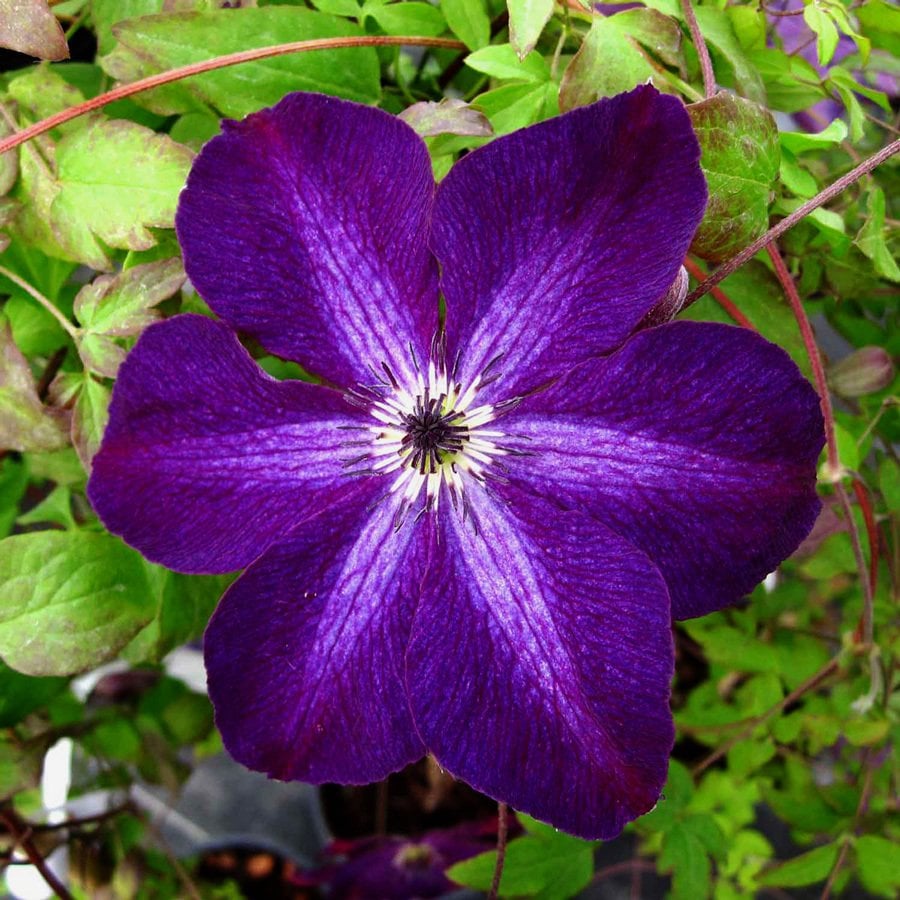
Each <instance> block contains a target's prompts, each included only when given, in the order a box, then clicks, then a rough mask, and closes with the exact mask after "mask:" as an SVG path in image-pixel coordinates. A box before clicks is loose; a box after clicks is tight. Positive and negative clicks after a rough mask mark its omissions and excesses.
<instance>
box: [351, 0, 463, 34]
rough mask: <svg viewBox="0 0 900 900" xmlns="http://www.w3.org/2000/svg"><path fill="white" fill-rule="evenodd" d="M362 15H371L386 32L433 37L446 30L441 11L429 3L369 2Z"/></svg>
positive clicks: (413, 0) (413, 1)
mask: <svg viewBox="0 0 900 900" xmlns="http://www.w3.org/2000/svg"><path fill="white" fill-rule="evenodd" d="M363 15H364V16H371V17H372V18H373V19H374V20H375V21H376V22H377V23H378V24H379V25H380V26H381V28H382V29H383V30H384V32H385V33H386V34H421V35H423V36H425V37H435V36H437V35H439V34H443V33H444V32H445V31H446V30H447V23H446V22H445V21H444V16H443V14H442V13H441V11H440V10H439V9H438V8H437V7H435V6H432V5H431V4H430V3H419V2H415V0H412V2H405V3H381V2H377V0H376V2H370V3H366V4H365V5H364V6H363Z"/></svg>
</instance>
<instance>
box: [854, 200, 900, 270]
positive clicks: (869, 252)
mask: <svg viewBox="0 0 900 900" xmlns="http://www.w3.org/2000/svg"><path fill="white" fill-rule="evenodd" d="M884 212H885V209H884V191H883V190H882V189H881V188H880V187H873V188H872V189H871V190H870V191H869V214H868V216H867V217H866V221H865V223H864V224H863V226H862V228H860V230H859V234H857V235H856V240H855V241H854V243H855V244H856V246H857V247H859V249H860V250H861V251H862V252H863V253H864V254H865V255H866V256H868V257H869V259H871V260H872V263H873V264H874V266H875V271H876V272H877V273H878V274H879V275H881V277H882V278H887V279H888V280H890V281H900V266H898V265H897V261H896V260H895V259H894V255H893V254H892V253H891V251H890V249H889V248H888V245H887V242H886V241H885V237H884Z"/></svg>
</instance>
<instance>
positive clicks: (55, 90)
mask: <svg viewBox="0 0 900 900" xmlns="http://www.w3.org/2000/svg"><path fill="white" fill-rule="evenodd" d="M69 65H71V64H69ZM9 95H10V97H12V98H13V100H15V101H16V104H17V106H18V110H19V118H20V119H21V120H23V121H26V122H36V121H38V120H39V119H46V118H47V117H48V116H52V115H53V114H54V113H58V112H60V111H61V110H64V109H67V108H68V107H70V106H75V105H76V104H77V103H81V102H82V101H83V100H84V94H82V93H81V91H79V90H78V88H76V87H73V86H72V85H71V84H70V83H69V82H68V81H66V80H65V78H63V77H62V75H60V74H59V67H56V66H51V65H50V64H49V63H44V64H42V65H40V66H35V67H34V68H31V69H25V71H24V72H23V74H21V75H17V76H16V77H15V78H13V79H12V81H10V83H9ZM97 117H98V114H97V113H94V114H93V115H92V116H91V118H97ZM84 122H85V120H84V119H76V120H75V121H73V122H67V123H66V124H65V125H61V126H58V127H57V128H54V129H53V130H52V131H51V134H52V135H53V136H54V137H58V136H59V135H62V134H65V133H66V132H69V131H77V130H78V129H80V128H83V127H84Z"/></svg>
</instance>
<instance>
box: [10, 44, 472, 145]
mask: <svg viewBox="0 0 900 900" xmlns="http://www.w3.org/2000/svg"><path fill="white" fill-rule="evenodd" d="M396 46H409V47H443V48H445V49H448V50H465V49H466V46H465V44H463V43H462V41H456V40H452V39H451V38H437V37H406V36H396V35H384V34H376V35H365V36H361V37H338V38H316V39H314V40H310V41H291V42H290V43H287V44H273V45H271V46H269V47H256V48H254V49H252V50H241V51H240V52H238V53H228V54H226V55H225V56H217V57H214V58H213V59H205V60H203V61H202V62H198V63H191V64H190V65H187V66H180V67H179V68H177V69H170V70H169V71H168V72H160V73H159V74H158V75H150V76H149V77H148V78H141V79H140V80H139V81H132V82H131V84H121V85H119V86H118V87H115V88H113V89H112V90H111V91H107V92H106V93H105V94H99V95H98V96H96V97H92V98H91V99H90V100H85V101H84V103H78V104H76V105H75V106H71V107H69V108H68V109H64V110H62V111H61V112H58V113H56V114H55V115H52V116H49V117H48V118H46V119H42V120H41V121H40V122H35V124H34V125H29V126H28V127H27V128H23V129H22V130H21V131H19V132H17V133H16V134H13V135H10V136H9V137H7V138H4V139H3V140H0V154H2V153H6V152H7V151H8V150H12V149H13V148H14V147H18V146H19V144H23V143H25V141H30V140H31V139H32V138H34V137H37V136H38V135H39V134H44V133H45V132H47V131H50V129H51V128H56V127H57V126H59V125H62V124H64V123H65V122H70V121H71V120H72V119H77V118H78V117H79V116H83V115H85V113H89V112H93V111H94V110H96V109H101V108H102V107H104V106H106V105H107V104H108V103H113V102H115V101H116V100H122V99H123V98H125V97H131V96H133V95H134V94H139V93H141V92H142V91H149V90H151V89H152V88H157V87H161V86H162V85H164V84H171V83H172V82H173V81H180V80H181V79H183V78H190V77H191V76H192V75H202V74H203V73H204V72H212V71H214V70H216V69H224V68H227V67H228V66H237V65H240V64H241V63H246V62H254V61H255V60H258V59H269V58H270V57H272V56H286V55H287V54H289V53H305V52H310V51H313V50H340V49H344V48H347V47H396Z"/></svg>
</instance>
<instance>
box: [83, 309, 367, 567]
mask: <svg viewBox="0 0 900 900" xmlns="http://www.w3.org/2000/svg"><path fill="white" fill-rule="evenodd" d="M357 422H358V420H357V419H356V417H355V416H354V415H353V410H352V407H350V406H349V405H348V404H347V403H346V402H345V401H344V400H343V398H342V397H341V395H340V394H338V393H337V392H336V391H333V390H330V389H329V388H324V387H320V386H317V385H312V384H306V383H303V382H299V381H285V382H278V381H275V380H274V379H272V378H270V377H269V376H268V375H266V374H265V373H264V372H263V371H262V370H261V369H260V368H259V366H257V365H256V363H255V362H254V361H253V360H252V359H251V357H250V356H249V354H248V353H247V352H246V350H244V348H243V347H242V346H241V345H240V343H239V342H238V340H237V338H236V337H235V335H234V333H233V332H232V331H231V330H230V329H229V328H228V327H227V326H225V325H222V324H221V323H218V322H213V321H212V320H210V319H207V318H205V317H203V316H194V315H185V316H177V317H175V318H173V319H169V320H167V321H165V322H162V323H160V324H157V325H152V326H150V328H148V329H147V330H146V331H145V332H144V334H143V335H142V337H141V339H140V340H139V341H138V343H137V345H136V346H135V348H134V349H133V350H132V351H131V353H130V354H129V356H128V358H127V359H126V360H125V363H124V364H123V366H122V368H121V370H120V373H119V378H118V381H117V383H116V388H115V391H114V392H113V400H112V405H111V407H110V421H109V425H108V427H107V429H106V434H105V436H104V439H103V444H102V445H101V448H100V452H99V453H98V454H97V456H96V457H95V458H94V465H93V474H92V476H91V480H90V483H89V485H88V495H89V497H90V499H91V503H92V504H93V506H94V509H95V510H96V511H97V514H98V515H99V516H100V518H101V519H102V520H103V522H104V523H105V524H106V526H107V527H108V528H109V529H110V531H112V532H114V533H115V534H118V535H121V536H122V537H123V538H124V539H125V540H126V541H127V542H128V543H129V544H132V545H133V546H135V547H137V549H138V550H140V551H141V553H143V554H144V555H145V556H146V557H147V558H148V559H150V560H152V561H153V562H158V563H162V564H163V565H166V566H169V567H170V568H173V569H178V570H179V571H182V572H228V571H231V570H233V569H237V568H240V567H242V566H245V565H247V564H248V563H249V562H251V561H252V560H253V559H255V558H256V557H257V556H258V555H259V554H260V553H261V552H262V551H263V550H265V549H266V547H268V546H269V544H271V543H272V542H273V541H274V540H277V539H279V538H281V537H282V536H283V535H285V534H287V532H288V531H290V529H291V528H293V527H294V525H296V524H297V523H298V522H300V521H301V520H302V519H303V518H304V517H305V516H308V515H310V513H311V512H312V511H314V510H317V509H319V508H321V506H322V505H323V504H325V503H327V502H331V501H332V500H333V498H334V497H336V496H340V495H341V493H343V492H345V491H346V490H347V489H348V488H349V487H350V482H351V481H352V479H350V478H349V477H348V476H347V475H345V474H344V473H343V471H342V468H341V460H342V459H343V458H346V457H347V456H348V455H349V454H348V452H347V451H345V450H342V449H341V446H340V445H341V443H342V442H343V441H345V440H347V435H348V434H350V432H348V431H343V430H341V428H342V426H348V425H353V424H354V423H357Z"/></svg>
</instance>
